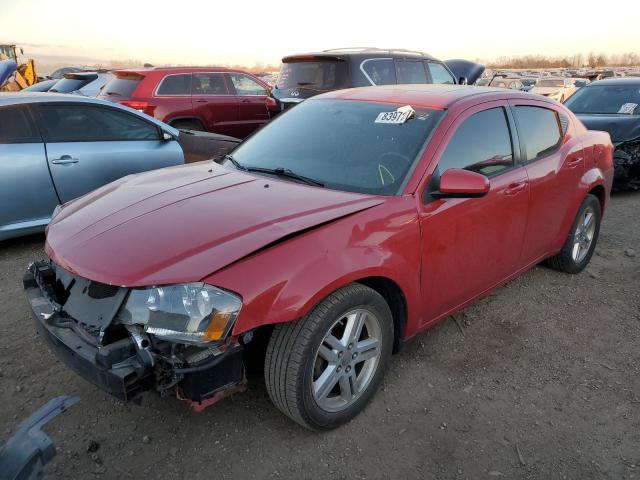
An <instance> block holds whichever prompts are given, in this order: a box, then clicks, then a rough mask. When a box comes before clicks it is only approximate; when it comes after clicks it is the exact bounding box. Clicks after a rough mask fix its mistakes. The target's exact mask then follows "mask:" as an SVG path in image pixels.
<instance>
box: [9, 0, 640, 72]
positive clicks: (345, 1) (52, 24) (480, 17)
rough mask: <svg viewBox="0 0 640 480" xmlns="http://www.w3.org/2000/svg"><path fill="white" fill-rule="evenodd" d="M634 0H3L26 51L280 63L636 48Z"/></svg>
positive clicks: (637, 6) (13, 34)
mask: <svg viewBox="0 0 640 480" xmlns="http://www.w3.org/2000/svg"><path fill="white" fill-rule="evenodd" d="M639 16H640V0H607V1H606V2H605V1H602V0H600V1H597V2H596V1H593V0H583V1H575V0H571V1H560V0H529V1H519V0H515V1H514V0H508V1H503V0H488V1H481V0H475V1H467V0H454V1H451V0H438V1H436V2H434V1H430V0H416V1H407V0H387V1H378V0H369V1H354V0H352V1H349V0H340V1H334V0H322V1H321V2H310V1H301V0H267V1H264V0H261V1H255V0H242V1H237V0H236V1H229V0H227V1H224V2H220V1H215V0H182V1H180V0H173V1H166V0H155V1H147V0H104V1H100V2H97V1H92V0H84V1H77V0H0V43H16V44H18V45H21V46H23V48H24V51H25V55H27V56H33V57H35V58H36V59H37V58H38V57H54V58H58V57H64V58H74V59H80V60H81V61H82V59H86V62H87V63H88V61H89V59H94V60H96V61H104V62H108V61H111V60H121V61H126V60H137V61H140V62H150V63H153V64H156V65H166V64H181V65H212V64H221V65H224V64H241V65H247V66H251V65H254V64H256V63H258V62H260V63H265V64H275V65H277V64H279V62H280V59H281V58H282V57H283V56H285V55H289V54H293V53H301V52H306V51H317V50H325V49H328V48H337V47H347V46H349V47H352V46H376V47H385V48H388V47H393V48H407V49H414V50H420V51H425V52H428V53H430V54H432V55H434V56H436V57H438V58H440V59H442V60H446V59H449V58H468V59H482V60H493V59H496V58H498V57H501V56H516V55H526V54H543V55H549V56H559V55H573V54H574V53H588V52H590V51H594V52H596V53H606V54H611V53H623V52H631V51H639V50H640V29H639V28H638V17H639Z"/></svg>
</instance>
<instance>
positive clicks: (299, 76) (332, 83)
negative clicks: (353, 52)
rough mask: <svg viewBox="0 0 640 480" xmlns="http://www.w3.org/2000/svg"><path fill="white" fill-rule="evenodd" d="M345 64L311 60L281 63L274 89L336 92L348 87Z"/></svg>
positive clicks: (339, 61)
mask: <svg viewBox="0 0 640 480" xmlns="http://www.w3.org/2000/svg"><path fill="white" fill-rule="evenodd" d="M348 83H349V79H348V69H347V63H346V62H344V61H341V60H313V61H297V62H287V63H283V64H282V67H280V75H278V81H277V83H276V87H277V88H280V89H288V88H299V87H304V88H311V89H315V90H338V89H340V88H346V87H348V86H349V85H348Z"/></svg>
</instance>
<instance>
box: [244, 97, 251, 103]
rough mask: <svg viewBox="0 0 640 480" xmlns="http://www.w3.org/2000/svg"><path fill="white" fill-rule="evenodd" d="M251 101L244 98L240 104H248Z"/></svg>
mask: <svg viewBox="0 0 640 480" xmlns="http://www.w3.org/2000/svg"><path fill="white" fill-rule="evenodd" d="M250 102H251V100H249V99H248V98H245V99H244V100H242V103H250Z"/></svg>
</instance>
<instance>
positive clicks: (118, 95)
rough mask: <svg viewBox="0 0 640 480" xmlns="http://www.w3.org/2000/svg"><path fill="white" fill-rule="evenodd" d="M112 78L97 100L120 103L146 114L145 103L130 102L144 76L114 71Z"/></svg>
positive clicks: (136, 73) (146, 105)
mask: <svg viewBox="0 0 640 480" xmlns="http://www.w3.org/2000/svg"><path fill="white" fill-rule="evenodd" d="M113 75H114V76H113V78H112V79H111V80H109V81H108V82H107V83H106V84H105V86H104V87H103V88H102V90H101V91H100V94H99V95H98V98H100V99H102V100H108V101H110V102H116V103H121V104H122V105H126V106H128V107H131V108H134V109H136V110H140V111H141V112H145V113H147V112H146V111H145V110H146V109H147V107H148V104H147V102H137V101H134V100H132V98H133V96H134V95H133V94H134V92H135V91H136V89H137V88H138V86H139V85H140V82H142V80H144V78H145V76H144V74H143V73H141V72H130V71H115V72H113Z"/></svg>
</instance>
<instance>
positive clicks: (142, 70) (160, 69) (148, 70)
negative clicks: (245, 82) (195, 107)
mask: <svg viewBox="0 0 640 480" xmlns="http://www.w3.org/2000/svg"><path fill="white" fill-rule="evenodd" d="M153 72H160V73H192V72H242V73H248V72H246V71H245V70H239V69H236V68H227V67H145V68H124V69H120V70H114V71H113V73H114V74H116V75H118V74H121V73H122V74H126V73H137V74H140V75H143V76H144V75H145V74H148V73H153Z"/></svg>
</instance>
